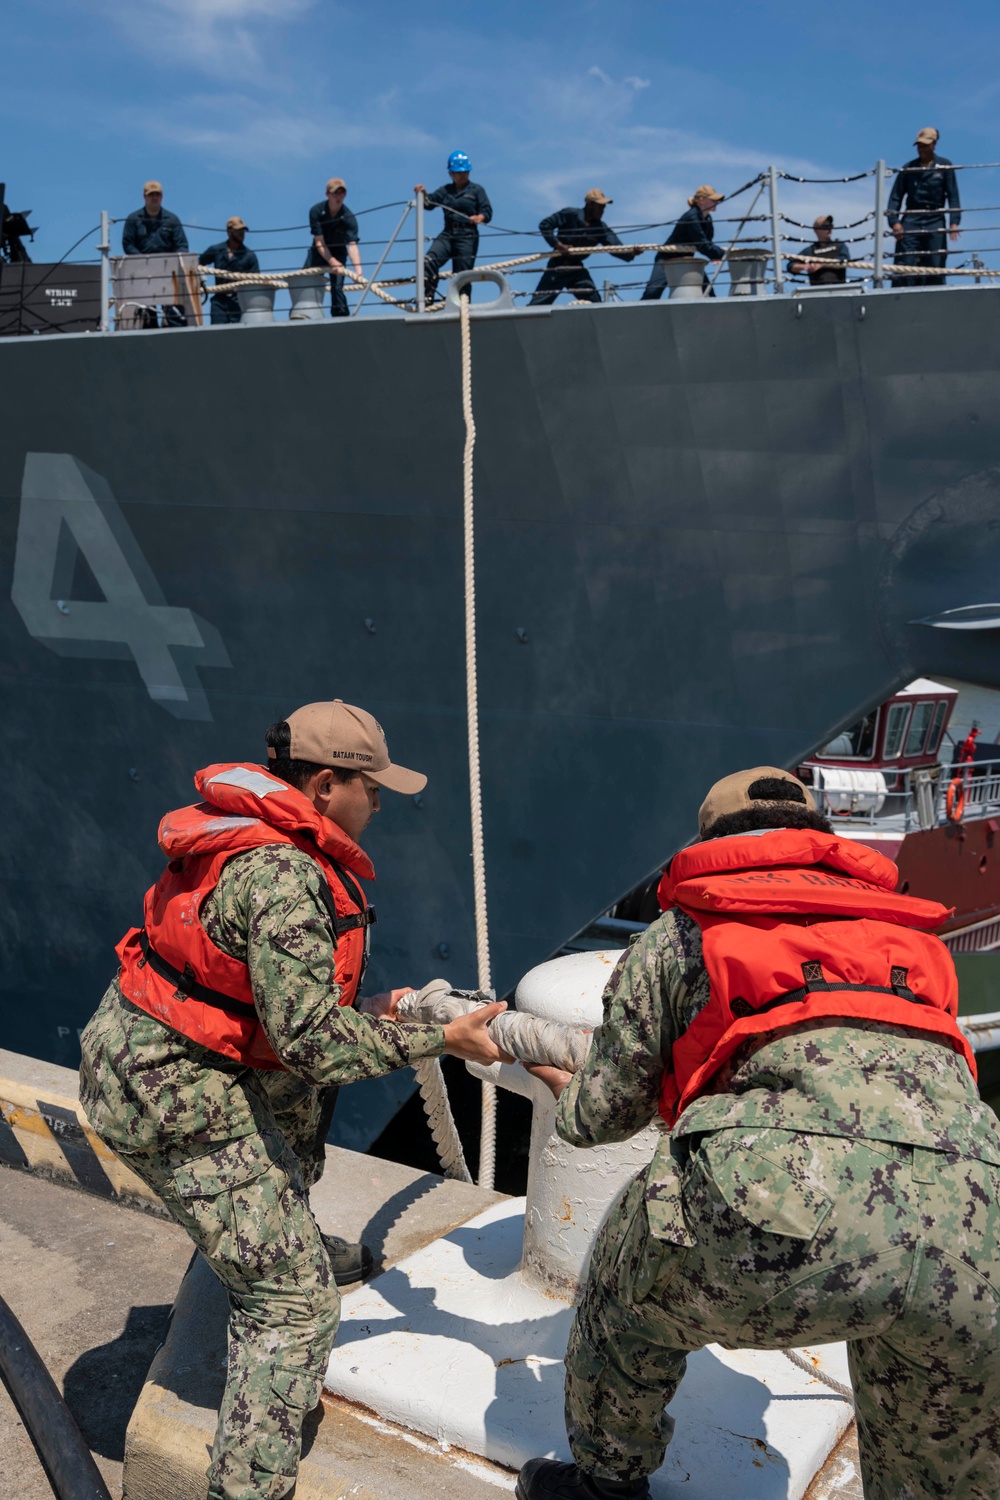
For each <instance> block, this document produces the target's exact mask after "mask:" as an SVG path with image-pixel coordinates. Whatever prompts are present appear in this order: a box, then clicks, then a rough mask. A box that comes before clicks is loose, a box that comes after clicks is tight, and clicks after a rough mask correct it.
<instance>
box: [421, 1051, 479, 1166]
mask: <svg viewBox="0 0 1000 1500" xmlns="http://www.w3.org/2000/svg"><path fill="white" fill-rule="evenodd" d="M413 1071H414V1073H415V1074H416V1076H417V1085H418V1087H419V1089H420V1097H421V1099H422V1100H423V1103H424V1114H425V1115H426V1116H427V1123H428V1125H429V1126H430V1130H431V1135H432V1136H433V1137H434V1144H435V1146H436V1147H437V1154H438V1161H439V1162H440V1163H441V1174H442V1176H444V1177H452V1178H454V1179H455V1181H456V1182H471V1181H472V1173H471V1172H470V1171H469V1169H468V1167H467V1166H466V1164H465V1152H464V1151H463V1150H462V1142H461V1140H460V1138H459V1134H458V1130H457V1128H456V1126H455V1117H454V1115H453V1114H452V1112H451V1105H450V1104H449V1102H448V1088H447V1085H446V1084H445V1081H444V1074H443V1073H442V1071H441V1064H440V1062H439V1061H438V1059H437V1058H436V1057H424V1058H421V1060H420V1062H418V1063H416V1064H414V1068H413Z"/></svg>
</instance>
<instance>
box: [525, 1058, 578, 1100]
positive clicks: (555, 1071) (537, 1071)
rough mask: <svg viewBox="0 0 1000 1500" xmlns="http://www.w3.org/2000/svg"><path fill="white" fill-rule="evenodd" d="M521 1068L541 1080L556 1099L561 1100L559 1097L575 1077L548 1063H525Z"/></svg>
mask: <svg viewBox="0 0 1000 1500" xmlns="http://www.w3.org/2000/svg"><path fill="white" fill-rule="evenodd" d="M521 1067H522V1068H523V1069H524V1070H525V1072H526V1073H531V1074H532V1076H533V1077H535V1078H540V1079H541V1081H542V1083H544V1085H545V1087H546V1088H547V1089H548V1090H549V1093H550V1094H551V1095H552V1097H553V1098H554V1099H558V1098H559V1095H560V1094H561V1093H562V1091H563V1089H564V1088H565V1087H566V1085H567V1084H568V1083H569V1081H570V1079H571V1078H572V1077H573V1075H572V1073H564V1072H563V1070H562V1068H553V1067H550V1066H549V1064H548V1063H526V1062H523V1063H522V1064H521Z"/></svg>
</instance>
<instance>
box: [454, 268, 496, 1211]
mask: <svg viewBox="0 0 1000 1500" xmlns="http://www.w3.org/2000/svg"><path fill="white" fill-rule="evenodd" d="M471 300H472V299H471V298H470V297H461V298H460V299H459V303H460V308H461V331H462V415H463V417H464V419H465V452H464V455H463V459H462V489H463V506H462V517H463V530H464V536H465V703H466V722H467V729H468V741H469V802H470V806H471V813H472V889H473V896H474V899H475V914H476V970H477V976H478V984H479V988H480V990H489V989H491V988H492V983H491V979H490V932H489V921H488V918H487V913H486V852H485V846H484V843H483V785H482V773H481V767H480V759H479V682H478V674H477V670H476V526H475V519H476V517H475V491H474V486H473V454H474V453H475V448H476V419H475V414H474V413H473V410H472V335H471V331H470V325H469V303H470V302H471ZM496 1154H497V1090H496V1084H494V1083H486V1082H484V1083H483V1085H482V1109H481V1129H480V1136H479V1186H480V1187H481V1188H492V1186H493V1181H494V1177H495V1173H496Z"/></svg>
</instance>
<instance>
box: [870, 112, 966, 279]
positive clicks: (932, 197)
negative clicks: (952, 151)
mask: <svg viewBox="0 0 1000 1500" xmlns="http://www.w3.org/2000/svg"><path fill="white" fill-rule="evenodd" d="M937 142H938V131H937V130H936V129H935V127H934V126H933V125H925V126H924V128H923V130H918V131H917V138H916V140H915V141H914V143H913V144H914V145H915V146H916V148H917V154H916V156H915V157H914V159H913V161H908V162H907V163H906V166H905V167H904V168H903V170H902V171H901V172H900V173H899V175H898V176H897V178H896V181H895V182H894V183H893V185H892V192H891V193H890V194H889V206H888V208H887V209H886V216H887V218H888V220H889V227H890V229H891V230H892V232H893V234H894V235H895V236H896V250H895V262H896V265H897V266H940V267H941V268H942V269H943V268H944V266H945V264H946V262H947V259H948V252H947V249H946V246H947V238H946V235H945V215H944V210H945V208H946V207H947V208H948V209H949V210H950V212H949V215H948V223H949V231H948V233H949V235H950V238H951V240H952V242H955V241H957V239H958V236H959V227H958V226H959V224H960V223H961V222H962V215H961V213H960V212H959V209H960V208H961V204H960V202H959V196H958V179H957V177H956V176H955V171H954V168H953V167H952V164H951V162H950V161H949V160H948V158H947V157H946V156H938V154H937V149H936V148H937ZM904 199H905V201H906V212H905V213H902V214H901V213H900V209H901V208H902V206H903V201H904ZM892 284H893V286H924V287H926V286H944V284H945V278H944V277H943V276H894V277H893V278H892Z"/></svg>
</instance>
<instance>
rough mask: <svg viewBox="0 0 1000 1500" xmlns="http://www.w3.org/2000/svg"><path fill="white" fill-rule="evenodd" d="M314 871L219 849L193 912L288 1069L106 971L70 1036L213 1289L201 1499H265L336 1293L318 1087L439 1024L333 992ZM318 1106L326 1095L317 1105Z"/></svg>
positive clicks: (99, 1103)
mask: <svg viewBox="0 0 1000 1500" xmlns="http://www.w3.org/2000/svg"><path fill="white" fill-rule="evenodd" d="M322 880H323V875H322V872H321V871H320V869H319V867H318V865H317V864H316V862H315V861H314V860H312V859H310V858H309V856H308V855H306V854H302V853H300V852H299V850H297V849H292V848H288V847H287V846H284V845H273V844H272V845H267V846H265V847H264V848H261V849H255V850H252V851H251V852H250V853H246V854H240V855H236V856H235V857H234V858H233V859H231V860H230V861H229V862H228V863H227V864H226V865H225V866H224V868H223V872H222V877H221V879H220V881H219V884H218V885H217V886H216V888H215V890H214V891H213V893H212V895H211V896H210V897H209V898H208V900H207V901H206V903H205V907H204V909H203V912H202V920H203V924H204V926H205V929H206V931H207V932H208V935H209V937H210V938H211V939H212V941H213V942H214V943H216V944H217V945H218V947H220V948H222V949H223V951H224V952H226V953H228V954H230V955H231V956H232V957H234V958H238V959H241V960H245V962H246V963H247V964H248V966H249V969H250V977H251V982H252V985H253V993H254V1000H255V1003H256V1005H257V1010H258V1013H259V1015H260V1019H261V1023H262V1025H263V1027H264V1030H265V1032H266V1033H267V1037H268V1040H269V1041H270V1043H271V1046H272V1047H273V1048H274V1050H275V1052H276V1053H277V1054H278V1056H279V1057H280V1058H281V1059H282V1061H283V1062H284V1063H285V1064H286V1065H287V1067H288V1068H289V1070H290V1071H289V1072H288V1073H266V1072H262V1071H257V1070H255V1069H251V1068H246V1067H244V1066H243V1065H242V1064H240V1063H238V1062H234V1061H230V1060H229V1059H228V1058H225V1057H222V1056H221V1055H220V1054H218V1053H216V1052H211V1051H208V1050H207V1049H205V1048H203V1047H200V1046H199V1045H198V1044H197V1043H195V1042H192V1041H189V1040H188V1039H187V1038H186V1037H184V1036H181V1035H180V1034H179V1033H178V1032H175V1031H172V1030H170V1029H169V1028H168V1027H166V1026H164V1025H163V1024H162V1023H161V1022H159V1021H157V1020H156V1019H154V1018H153V1017H152V1016H149V1015H147V1014H146V1013H145V1012H144V1011H142V1010H139V1009H137V1008H136V1007H135V1006H133V1005H131V1004H130V1003H129V1002H128V1001H127V1000H125V999H124V998H123V996H122V994H121V991H120V989H119V987H118V981H117V979H116V980H114V981H113V982H112V983H111V985H110V986H109V987H108V990H107V992H106V994H105V996H104V998H103V1000H102V1001H101V1004H100V1007H99V1008H98V1010H97V1013H96V1014H95V1015H94V1017H93V1019H92V1020H91V1021H90V1024H89V1025H88V1026H87V1028H86V1030H85V1031H84V1033H83V1037H82V1039H81V1045H82V1050H83V1063H82V1066H81V1101H82V1103H83V1106H84V1109H85V1110H86V1112H87V1116H88V1118H89V1120H90V1122H91V1124H92V1125H93V1127H94V1129H95V1130H96V1132H97V1134H98V1135H99V1136H100V1137H101V1139H102V1140H104V1141H105V1142H106V1143H107V1144H108V1145H109V1146H110V1147H111V1148H112V1150H114V1151H115V1152H117V1154H118V1155H119V1156H120V1157H121V1158H122V1160H123V1161H125V1162H126V1163H127V1164H128V1165H129V1166H130V1167H131V1168H132V1169H133V1171H135V1172H137V1173H138V1175H139V1176H140V1177H141V1178H143V1180H144V1181H145V1182H147V1183H148V1184H149V1186H150V1187H151V1188H152V1189H153V1190H154V1192H156V1193H157V1194H158V1196H159V1197H160V1198H161V1199H162V1200H163V1203H164V1204H165V1206H166V1207H167V1209H168V1210H169V1211H170V1213H171V1215H172V1216H173V1217H174V1218H175V1219H176V1220H177V1222H178V1223H179V1224H182V1225H183V1226H184V1228H185V1229H186V1230H187V1231H188V1233H189V1234H190V1236H191V1238H192V1239H193V1240H194V1242H195V1244H196V1245H197V1246H198V1248H199V1249H200V1250H201V1252H202V1254H203V1255H204V1256H205V1259H206V1260H207V1261H208V1263H209V1265H210V1266H211V1267H212V1269H213V1271H214V1272H215V1274H216V1275H217V1276H218V1278H219V1280H220V1281H221V1282H222V1284H223V1285H224V1286H225V1288H226V1290H227V1292H228V1294H229V1308H230V1314H229V1357H228V1374H227V1378H226V1388H225V1393H224V1396H223V1400H222V1407H221V1410H220V1413H219V1426H218V1429H217V1432H216V1436H215V1444H214V1447H213V1450H212V1460H211V1467H210V1469H209V1490H208V1494H209V1500H223V1497H225V1500H236V1497H237V1496H239V1497H241V1500H248V1497H254V1500H258V1497H259V1500H279V1497H282V1496H285V1495H287V1494H289V1493H290V1492H291V1490H292V1488H293V1486H294V1483H295V1474H296V1470H297V1466H298V1458H299V1450H300V1446H301V1434H302V1424H303V1422H304V1420H305V1416H306V1414H307V1412H309V1411H310V1410H311V1409H312V1408H313V1407H314V1406H315V1405H316V1402H317V1401H318V1400H319V1394H320V1390H321V1388H322V1382H323V1375H324V1373H325V1370H326V1364H327V1360H328V1359H329V1355H330V1350H331V1348H332V1346H333V1341H334V1338H335V1336H336V1332H337V1326H338V1323H339V1320H340V1298H339V1295H338V1292H337V1288H336V1285H335V1284H334V1281H333V1278H332V1275H331V1271H330V1265H329V1261H328V1258H327V1254H326V1250H325V1249H324V1246H323V1241H322V1239H321V1237H320V1233H319V1229H318V1227H317V1225H316V1221H315V1219H314V1218H313V1216H312V1213H311V1211H310V1208H309V1200H308V1194H307V1189H308V1186H309V1184H310V1183H312V1182H315V1181H316V1180H317V1178H318V1177H319V1175H320V1173H321V1172H322V1169H323V1161H324V1138H325V1128H324V1126H323V1116H324V1113H325V1112H328V1109H329V1103H330V1100H329V1089H330V1088H331V1086H335V1085H338V1084H342V1083H351V1082H354V1081H355V1080H357V1079H360V1078H377V1077H379V1076H380V1075H382V1074H384V1073H389V1072H391V1071H392V1070H393V1069H395V1068H400V1067H403V1066H404V1065H405V1064H407V1063H411V1062H416V1061H417V1060H418V1059H419V1058H422V1057H435V1056H437V1055H438V1054H440V1053H441V1052H442V1051H443V1050H444V1032H443V1029H442V1028H441V1027H440V1026H423V1025H417V1024H406V1025H403V1024H401V1023H398V1022H395V1021H388V1020H372V1019H370V1018H368V1017H366V1016H363V1015H361V1014H359V1013H358V1012H357V1011H355V1010H352V1009H351V1008H350V1007H341V1006H338V1004H337V1001H338V998H339V995H340V990H339V987H338V986H337V985H336V984H335V983H334V982H333V974H334V948H333V940H332V934H331V930H330V921H329V917H328V915H327V911H326V908H325V906H324V905H323V904H322V901H321V899H320V896H319V890H320V882H321V881H322ZM327 1118H328V1113H327Z"/></svg>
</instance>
